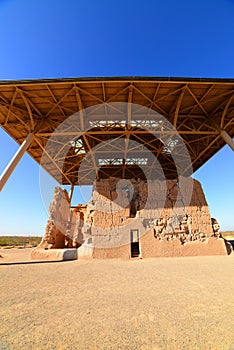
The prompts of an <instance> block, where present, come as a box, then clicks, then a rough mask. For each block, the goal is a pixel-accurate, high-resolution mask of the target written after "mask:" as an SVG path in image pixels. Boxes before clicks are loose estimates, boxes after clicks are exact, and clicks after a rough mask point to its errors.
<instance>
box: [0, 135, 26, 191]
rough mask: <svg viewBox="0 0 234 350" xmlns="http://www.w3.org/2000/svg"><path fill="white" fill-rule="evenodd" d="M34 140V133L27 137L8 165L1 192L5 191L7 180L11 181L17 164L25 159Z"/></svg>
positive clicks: (1, 183)
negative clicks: (24, 156)
mask: <svg viewBox="0 0 234 350" xmlns="http://www.w3.org/2000/svg"><path fill="white" fill-rule="evenodd" d="M32 140H33V133H30V134H29V135H28V136H27V137H26V139H25V140H24V142H23V143H22V145H21V146H20V148H19V149H18V151H17V152H16V154H15V155H14V156H13V158H12V159H11V161H10V163H9V164H8V165H7V167H6V169H5V170H4V171H3V173H2V175H1V176H0V191H1V190H2V189H3V187H4V186H5V184H6V182H7V180H8V179H9V177H10V176H11V174H12V173H13V171H14V170H15V168H16V166H17V164H18V163H19V161H20V159H21V158H22V157H23V155H24V153H25V152H26V151H27V149H28V147H29V146H30V144H31V142H32Z"/></svg>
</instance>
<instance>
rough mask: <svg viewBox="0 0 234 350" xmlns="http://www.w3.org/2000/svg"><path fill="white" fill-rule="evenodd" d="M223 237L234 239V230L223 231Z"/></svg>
mask: <svg viewBox="0 0 234 350" xmlns="http://www.w3.org/2000/svg"><path fill="white" fill-rule="evenodd" d="M221 234H222V237H223V238H225V239H227V240H234V231H225V232H221Z"/></svg>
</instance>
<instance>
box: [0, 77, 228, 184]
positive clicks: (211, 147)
mask: <svg viewBox="0 0 234 350" xmlns="http://www.w3.org/2000/svg"><path fill="white" fill-rule="evenodd" d="M119 102H122V103H131V104H137V105H140V106H144V107H147V108H149V109H150V110H152V112H153V113H154V114H155V115H157V118H156V121H155V119H154V117H152V116H151V114H150V113H149V114H147V115H146V109H144V108H142V111H141V109H140V108H139V109H138V111H137V112H136V114H135V115H134V113H133V112H132V110H131V109H130V108H127V110H126V113H125V112H123V111H122V110H121V111H119V110H118V105H115V103H119ZM113 103H114V105H113V108H107V104H113ZM92 106H96V107H97V108H96V109H95V108H93V109H92V110H93V111H94V112H92V113H91V114H92V117H90V113H89V111H90V108H91V107H92ZM99 106H101V108H99ZM85 111H87V113H86V112H85ZM74 115H75V117H76V119H77V126H76V127H75V128H74V125H71V124H70V125H69V124H66V122H65V124H64V121H66V120H69V119H72V118H73V123H74V120H76V119H74ZM120 115H121V116H120ZM71 116H73V117H71ZM163 120H164V122H163ZM165 120H166V121H167V122H168V124H170V125H172V126H173V127H174V128H175V129H173V127H172V129H170V128H168V127H167V125H166V123H165ZM62 123H63V124H64V127H63V129H61V127H60V126H61V124H62ZM160 123H161V124H160ZM163 123H164V124H163ZM0 124H1V127H2V128H3V129H4V130H5V131H6V132H7V133H8V134H9V135H10V136H11V137H12V138H13V139H14V140H16V141H17V142H18V143H19V144H22V142H23V141H24V140H25V139H26V137H27V135H28V134H29V133H30V132H33V133H34V138H33V141H32V142H31V144H30V147H29V148H28V153H29V154H30V155H31V156H32V157H33V158H34V159H35V160H36V161H37V162H38V163H39V164H41V165H42V166H43V167H44V168H45V169H46V170H47V171H48V172H49V173H50V174H51V175H52V176H53V177H54V178H55V179H57V180H58V181H59V182H60V183H63V184H81V182H82V184H91V183H92V182H93V176H95V175H94V174H93V171H94V173H95V174H96V176H97V177H99V178H103V177H104V178H105V177H109V176H116V177H120V178H132V177H135V178H145V176H146V177H148V175H149V176H150V177H152V178H155V177H157V176H158V177H160V176H162V172H163V173H164V176H165V177H166V178H177V176H178V166H177V165H178V164H177V163H178V162H176V161H175V157H176V156H177V157H182V154H181V147H180V141H179V139H178V135H177V133H178V134H179V135H180V137H181V138H182V140H183V142H184V144H185V145H186V147H187V150H188V152H189V155H190V157H191V163H192V168H193V171H196V170H197V169H198V168H199V167H201V166H202V165H203V164H204V163H205V162H206V161H208V160H209V159H210V158H211V157H212V156H213V155H214V154H215V153H216V152H217V151H219V150H220V149H221V148H222V147H223V146H224V145H225V141H224V140H223V138H222V137H221V135H220V132H221V131H222V130H225V131H226V132H227V133H228V134H229V135H230V136H231V137H234V79H196V78H155V77H152V78H151V77H111V78H106V77H105V78H79V79H77V78H74V79H73V78H68V79H44V80H27V81H26V80H25V81H0ZM162 124H163V126H162ZM61 130H62V131H61ZM175 130H177V133H176V131H175ZM60 137H62V139H61V138H60ZM48 140H49V142H48ZM115 140H117V143H116V142H114V141H115ZM129 142H130V143H131V142H132V144H133V145H134V143H135V144H136V143H137V145H138V146H139V147H135V148H134V147H129ZM65 143H66V144H67V146H66V147H65V146H64V145H65ZM49 144H53V145H54V146H53V147H52V148H53V149H52V148H51V147H48V145H49ZM101 145H104V147H100V146H101ZM130 148H131V150H130ZM64 150H66V154H65V155H64ZM62 154H63V155H62ZM151 155H152V156H153V158H152V159H151V158H150V157H151ZM155 159H156V161H155ZM84 160H85V161H84ZM181 164H183V162H182V163H181ZM159 165H160V166H159ZM159 168H160V169H161V170H160V169H159ZM81 170H82V171H81ZM78 172H80V173H82V174H83V175H82V176H81V177H80V178H78V175H77V174H78ZM145 173H147V175H145ZM179 173H180V174H182V173H183V174H184V175H189V174H191V169H189V168H188V167H186V169H179ZM81 178H82V181H81Z"/></svg>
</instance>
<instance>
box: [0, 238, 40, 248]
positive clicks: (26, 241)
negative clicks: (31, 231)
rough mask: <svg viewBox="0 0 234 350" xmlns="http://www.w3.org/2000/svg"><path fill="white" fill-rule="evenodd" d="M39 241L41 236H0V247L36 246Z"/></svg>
mask: <svg viewBox="0 0 234 350" xmlns="http://www.w3.org/2000/svg"><path fill="white" fill-rule="evenodd" d="M40 242H41V237H36V236H35V237H33V236H0V247H1V246H2V247H5V246H27V245H32V246H34V247H35V246H37V245H38V244H39V243H40Z"/></svg>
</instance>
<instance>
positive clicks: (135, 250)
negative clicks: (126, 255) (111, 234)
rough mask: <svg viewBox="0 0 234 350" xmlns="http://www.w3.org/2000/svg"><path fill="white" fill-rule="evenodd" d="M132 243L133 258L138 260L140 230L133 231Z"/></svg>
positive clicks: (131, 233)
mask: <svg viewBox="0 0 234 350" xmlns="http://www.w3.org/2000/svg"><path fill="white" fill-rule="evenodd" d="M130 242H131V258H138V257H139V255H140V246H139V230H131V232H130Z"/></svg>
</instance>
